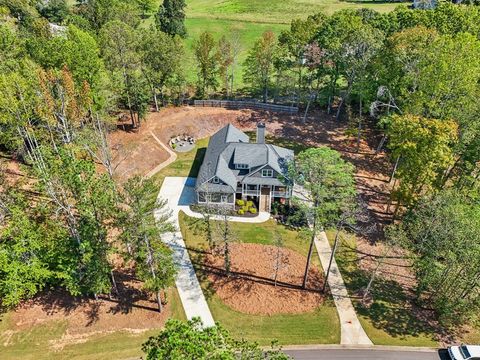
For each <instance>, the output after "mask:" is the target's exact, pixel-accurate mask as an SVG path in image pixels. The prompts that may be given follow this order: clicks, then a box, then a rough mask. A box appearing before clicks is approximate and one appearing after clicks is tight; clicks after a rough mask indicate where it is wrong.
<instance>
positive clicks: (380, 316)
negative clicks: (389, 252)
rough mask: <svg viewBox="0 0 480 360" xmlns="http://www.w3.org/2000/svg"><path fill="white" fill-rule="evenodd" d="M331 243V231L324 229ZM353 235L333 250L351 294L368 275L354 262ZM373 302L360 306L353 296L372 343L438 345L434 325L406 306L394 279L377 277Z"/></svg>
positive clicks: (345, 237) (354, 243) (346, 237)
mask: <svg viewBox="0 0 480 360" xmlns="http://www.w3.org/2000/svg"><path fill="white" fill-rule="evenodd" d="M327 236H328V238H329V239H330V242H332V243H333V239H334V237H335V234H334V232H327ZM355 249H356V241H355V237H354V236H348V235H347V236H344V237H343V239H342V242H341V246H339V248H338V251H337V253H336V256H335V258H336V260H337V263H338V266H339V267H340V270H341V272H342V276H343V279H344V280H345V284H346V285H347V288H348V290H349V293H350V294H354V293H355V292H357V291H358V290H360V289H362V288H365V287H366V285H367V283H368V281H369V275H370V274H367V273H366V272H365V271H363V270H361V269H359V268H358V266H357V254H356V253H355ZM372 294H373V299H374V302H373V304H372V305H371V306H370V308H366V307H363V306H362V305H361V304H360V302H359V301H358V299H355V298H354V299H352V300H353V304H354V306H355V309H356V311H357V315H358V317H359V319H360V322H361V323H362V326H363V328H364V329H365V331H366V333H367V335H368V336H369V337H370V339H371V340H372V341H373V343H374V344H375V345H399V346H431V347H435V346H438V341H437V340H436V339H435V335H436V329H435V328H433V327H430V326H429V325H428V324H426V323H424V322H423V321H421V320H419V319H417V318H416V317H415V316H414V314H412V312H411V311H410V310H409V308H407V307H406V306H405V301H406V298H405V294H404V293H403V291H402V289H401V287H400V286H399V285H398V284H397V283H396V282H393V281H386V280H382V279H377V281H376V282H374V285H373V287H372Z"/></svg>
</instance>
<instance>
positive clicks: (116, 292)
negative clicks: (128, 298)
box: [110, 270, 119, 296]
mask: <svg viewBox="0 0 480 360" xmlns="http://www.w3.org/2000/svg"><path fill="white" fill-rule="evenodd" d="M110 277H111V278H112V285H113V290H114V291H115V294H117V296H118V295H119V293H118V287H117V281H116V280H115V275H114V274H113V270H110Z"/></svg>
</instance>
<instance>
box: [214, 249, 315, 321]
mask: <svg viewBox="0 0 480 360" xmlns="http://www.w3.org/2000/svg"><path fill="white" fill-rule="evenodd" d="M276 254H277V248H276V247H275V246H270V245H260V244H232V245H231V275H230V276H226V275H225V273H224V271H223V269H224V259H223V257H222V256H221V255H208V256H207V257H206V259H205V266H206V269H208V270H207V271H208V279H209V280H210V283H211V286H212V290H213V291H215V293H216V294H217V295H218V296H219V297H220V298H221V299H222V301H223V302H224V303H225V304H227V305H228V306H230V307H231V308H233V309H235V310H237V311H240V312H242V313H247V314H262V315H273V314H298V313H304V312H309V311H313V310H315V309H316V308H318V307H319V306H320V305H321V304H322V302H323V296H322V294H321V293H320V291H319V289H321V287H322V286H323V276H322V275H321V274H320V272H319V271H318V269H316V268H314V267H311V268H310V270H309V279H308V282H307V289H302V288H301V285H302V280H303V274H304V270H305V263H306V258H305V257H304V256H302V255H300V254H298V253H296V252H294V251H292V250H289V249H285V248H283V249H281V262H280V266H281V267H280V270H279V272H278V277H277V286H275V284H274V274H275V270H274V268H275V267H274V265H275V264H276Z"/></svg>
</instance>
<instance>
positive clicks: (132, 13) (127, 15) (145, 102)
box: [0, 0, 186, 127]
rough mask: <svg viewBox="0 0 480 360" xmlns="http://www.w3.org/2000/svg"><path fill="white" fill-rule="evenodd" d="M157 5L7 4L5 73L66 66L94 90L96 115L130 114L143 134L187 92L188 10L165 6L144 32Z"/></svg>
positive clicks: (114, 0) (59, 0)
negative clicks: (147, 123)
mask: <svg viewBox="0 0 480 360" xmlns="http://www.w3.org/2000/svg"><path fill="white" fill-rule="evenodd" d="M153 4H154V2H153V1H149V0H138V1H126V0H91V1H78V2H77V3H76V4H75V5H74V6H73V7H69V6H67V4H66V1H64V0H53V1H48V2H43V1H16V0H8V1H6V5H5V6H3V7H0V26H1V30H0V31H1V35H0V36H1V42H2V49H0V52H1V53H2V55H1V56H2V57H1V60H2V61H1V62H2V64H1V66H2V67H3V68H4V70H9V71H10V72H18V71H21V68H22V66H23V64H24V63H25V62H27V61H29V62H31V63H34V64H35V66H38V67H39V68H42V69H44V70H61V69H62V68H64V67H66V68H67V69H68V70H69V71H70V72H71V74H72V76H73V78H74V80H75V83H76V84H77V85H78V86H81V85H82V83H83V82H87V83H88V85H89V91H90V93H91V95H92V100H93V103H92V108H93V109H94V110H95V111H98V112H102V113H104V114H112V113H114V112H116V111H117V110H118V109H126V110H127V112H128V113H129V116H130V119H131V122H132V126H133V127H137V126H139V125H140V122H141V120H142V119H143V118H144V116H145V114H146V112H147V110H148V109H149V107H150V105H151V104H154V105H155V106H156V107H157V109H158V107H159V106H160V103H163V104H165V103H167V102H181V101H182V98H183V97H184V95H185V93H186V81H185V76H184V67H183V62H184V56H185V54H184V52H185V51H184V47H183V42H182V41H181V36H185V34H186V33H185V28H184V23H183V18H184V15H183V7H184V6H185V5H184V3H183V1H165V4H164V5H162V6H160V8H159V10H158V13H157V14H156V16H155V21H154V24H152V25H151V26H150V27H141V25H142V20H143V19H144V18H145V17H147V14H150V12H151V11H152V10H153V9H152V6H153ZM178 7H179V8H178ZM177 10H178V11H177Z"/></svg>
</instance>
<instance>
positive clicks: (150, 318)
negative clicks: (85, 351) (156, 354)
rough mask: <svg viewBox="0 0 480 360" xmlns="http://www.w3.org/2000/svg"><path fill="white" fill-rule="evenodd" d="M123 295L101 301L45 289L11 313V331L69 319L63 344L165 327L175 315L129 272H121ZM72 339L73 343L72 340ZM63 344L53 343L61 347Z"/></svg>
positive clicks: (102, 298) (120, 279)
mask: <svg viewBox="0 0 480 360" xmlns="http://www.w3.org/2000/svg"><path fill="white" fill-rule="evenodd" d="M116 277H117V282H118V287H119V293H120V295H119V296H116V297H112V298H109V297H108V296H106V295H105V296H103V295H102V296H101V297H100V299H99V300H98V301H96V300H94V299H90V298H85V297H74V296H71V295H69V294H68V293H66V292H64V291H49V292H44V293H42V294H40V295H38V296H36V297H35V298H34V299H32V300H29V301H26V302H24V303H23V304H22V305H20V306H19V307H18V308H17V309H16V310H15V311H14V312H13V313H12V315H11V318H10V322H11V331H13V332H16V331H25V330H29V329H31V328H33V327H34V326H37V325H41V324H45V323H48V322H51V321H65V322H66V330H65V333H64V335H63V337H62V339H59V344H60V345H62V346H63V345H66V344H68V343H76V342H78V341H80V342H83V341H86V340H87V339H88V338H89V337H91V336H94V335H95V334H108V333H111V332H115V331H119V330H124V331H129V332H132V333H138V332H143V331H146V330H149V329H155V328H162V327H163V326H164V324H165V322H166V320H167V319H168V318H169V317H171V314H172V312H171V309H170V305H169V304H168V303H167V304H166V305H165V306H164V309H163V311H162V313H159V312H158V310H157V307H156V301H155V299H154V298H153V297H152V296H149V295H148V294H146V293H145V292H143V291H142V290H141V285H142V284H141V282H140V281H138V280H136V279H135V278H133V277H132V276H131V275H130V274H128V273H121V274H117V275H116ZM70 340H71V342H69V341H70ZM59 344H57V343H55V344H52V346H54V347H58V346H59Z"/></svg>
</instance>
